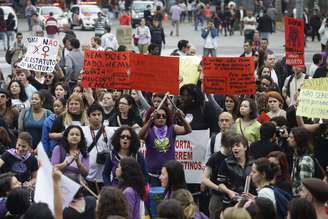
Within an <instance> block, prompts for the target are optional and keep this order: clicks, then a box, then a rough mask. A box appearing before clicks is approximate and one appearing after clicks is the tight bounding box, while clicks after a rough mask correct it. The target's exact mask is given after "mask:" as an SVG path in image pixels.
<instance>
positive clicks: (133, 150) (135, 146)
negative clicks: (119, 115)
mask: <svg viewBox="0 0 328 219" xmlns="http://www.w3.org/2000/svg"><path fill="white" fill-rule="evenodd" d="M124 130H128V131H129V132H130V135H131V142H130V155H133V156H136V154H137V153H138V150H139V147H140V141H139V138H138V135H137V133H136V132H135V131H134V130H133V129H132V128H131V127H129V126H121V127H120V128H119V129H117V130H116V131H115V133H114V135H113V136H112V145H113V147H114V149H115V150H116V151H117V152H119V151H120V149H121V144H120V137H121V134H122V132H123V131H124Z"/></svg>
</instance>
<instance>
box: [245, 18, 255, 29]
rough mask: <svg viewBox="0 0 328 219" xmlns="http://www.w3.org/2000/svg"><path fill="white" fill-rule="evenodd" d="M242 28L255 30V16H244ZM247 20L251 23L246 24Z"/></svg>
mask: <svg viewBox="0 0 328 219" xmlns="http://www.w3.org/2000/svg"><path fill="white" fill-rule="evenodd" d="M243 20H244V30H255V29H256V18H255V17H254V16H252V17H248V16H247V17H244V19H243ZM248 22H252V23H253V24H248Z"/></svg>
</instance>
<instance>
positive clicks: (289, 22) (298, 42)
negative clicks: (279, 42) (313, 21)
mask: <svg viewBox="0 0 328 219" xmlns="http://www.w3.org/2000/svg"><path fill="white" fill-rule="evenodd" d="M285 50H286V64H288V65H292V66H294V65H304V21H303V19H295V18H291V17H285Z"/></svg>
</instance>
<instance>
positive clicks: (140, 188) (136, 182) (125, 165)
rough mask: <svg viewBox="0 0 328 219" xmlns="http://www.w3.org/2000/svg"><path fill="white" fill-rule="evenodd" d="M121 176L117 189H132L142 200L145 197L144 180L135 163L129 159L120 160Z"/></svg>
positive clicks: (132, 159) (134, 160)
mask: <svg viewBox="0 0 328 219" xmlns="http://www.w3.org/2000/svg"><path fill="white" fill-rule="evenodd" d="M120 166H121V169H122V176H121V177H119V178H120V182H119V187H120V188H122V189H125V188H127V187H132V188H133V189H134V190H135V191H136V192H137V193H138V195H139V196H140V199H142V200H143V198H144V195H145V185H146V183H145V178H144V175H143V173H142V170H141V168H140V166H139V164H138V162H137V161H136V159H134V158H131V157H125V158H122V159H121V160H120Z"/></svg>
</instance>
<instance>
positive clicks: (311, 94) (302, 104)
mask: <svg viewBox="0 0 328 219" xmlns="http://www.w3.org/2000/svg"><path fill="white" fill-rule="evenodd" d="M298 98H299V99H298V100H299V103H298V106H297V111H296V115H298V116H306V117H308V118H322V119H328V78H318V79H307V80H305V81H304V87H303V88H302V89H301V93H300V96H299V97H298Z"/></svg>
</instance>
